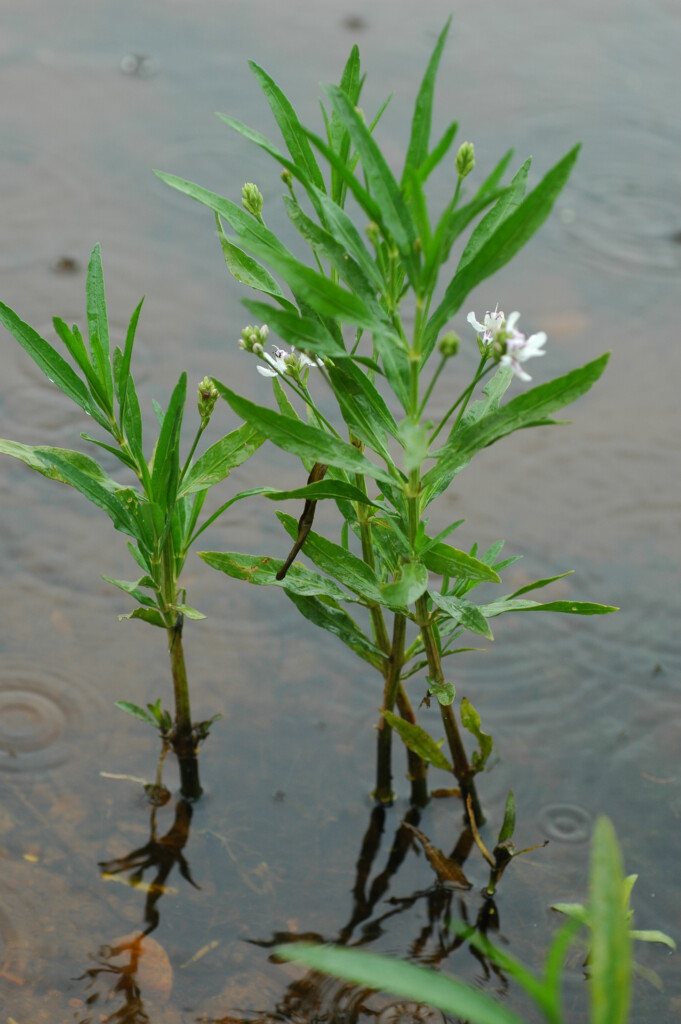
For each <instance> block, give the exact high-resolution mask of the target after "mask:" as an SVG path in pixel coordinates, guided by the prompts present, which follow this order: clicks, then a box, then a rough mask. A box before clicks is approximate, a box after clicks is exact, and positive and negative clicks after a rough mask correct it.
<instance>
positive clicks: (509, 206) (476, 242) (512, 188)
mask: <svg viewBox="0 0 681 1024" xmlns="http://www.w3.org/2000/svg"><path fill="white" fill-rule="evenodd" d="M531 163H532V160H531V159H529V160H526V161H525V163H524V164H523V165H522V167H521V168H520V170H519V171H517V172H516V174H515V175H514V176H513V178H512V179H511V184H510V185H509V187H508V188H507V189H505V190H504V192H503V194H502V195H501V196H500V198H499V199H498V200H497V202H496V203H495V204H494V206H493V207H492V209H491V210H490V211H489V213H487V214H485V216H484V217H483V218H482V220H481V221H480V223H479V224H478V226H477V227H476V229H475V231H474V232H473V233H472V235H471V237H470V238H469V239H468V242H467V244H466V248H465V249H464V251H463V253H462V254H461V259H460V260H459V265H458V267H457V273H458V272H459V271H460V270H463V268H464V267H465V266H466V264H467V263H470V261H471V260H472V259H473V257H474V256H475V255H476V253H478V252H479V251H480V249H482V247H483V245H484V244H485V242H486V241H487V239H488V238H491V237H492V235H493V234H494V232H495V231H496V229H497V228H498V227H499V225H500V224H502V223H503V222H504V221H505V220H506V218H507V217H510V215H511V214H512V213H513V211H514V210H516V209H517V208H518V206H519V205H520V203H521V202H522V200H523V196H524V195H525V190H526V188H527V176H528V174H529V172H530V164H531ZM482 195H483V196H484V195H489V191H488V190H487V189H485V191H484V192H483V193H482Z"/></svg>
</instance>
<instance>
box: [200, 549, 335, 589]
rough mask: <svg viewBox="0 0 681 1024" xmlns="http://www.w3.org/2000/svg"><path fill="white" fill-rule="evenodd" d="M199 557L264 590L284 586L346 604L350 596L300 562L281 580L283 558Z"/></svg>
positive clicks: (226, 553) (218, 554)
mask: <svg viewBox="0 0 681 1024" xmlns="http://www.w3.org/2000/svg"><path fill="white" fill-rule="evenodd" d="M198 554H199V558H201V559H203V561H204V562H205V563H206V565H210V566H211V568H212V569H218V570H219V571H220V572H224V573H225V574H226V575H227V576H231V577H232V578H233V579H237V580H245V581H246V582H247V583H254V584H256V585H257V586H261V587H281V589H282V590H288V591H290V592H291V593H292V594H302V595H303V596H304V597H305V596H312V597H315V596H317V595H319V596H325V597H331V598H333V600H335V601H347V600H348V595H347V594H346V593H345V592H344V591H343V590H341V588H340V587H339V586H337V585H336V584H335V583H334V582H333V580H330V579H328V578H327V577H326V576H320V575H319V573H316V572H312V570H311V569H306V568H305V566H303V565H299V564H298V563H297V562H294V564H293V565H292V566H291V567H290V568H289V570H288V572H287V574H286V576H285V577H284V578H283V579H282V580H278V579H277V573H278V572H279V570H280V569H281V567H282V566H283V564H284V562H283V560H282V559H280V558H268V557H264V556H260V555H243V554H241V553H239V552H236V551H199V553H198Z"/></svg>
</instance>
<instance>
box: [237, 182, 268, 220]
mask: <svg viewBox="0 0 681 1024" xmlns="http://www.w3.org/2000/svg"><path fill="white" fill-rule="evenodd" d="M262 202H263V200H262V193H261V191H260V189H259V188H258V186H257V185H254V184H253V182H251V181H247V182H246V184H245V185H244V187H243V188H242V189H241V204H242V206H243V208H244V210H247V211H248V213H252V214H253V216H254V217H260V214H261V213H262Z"/></svg>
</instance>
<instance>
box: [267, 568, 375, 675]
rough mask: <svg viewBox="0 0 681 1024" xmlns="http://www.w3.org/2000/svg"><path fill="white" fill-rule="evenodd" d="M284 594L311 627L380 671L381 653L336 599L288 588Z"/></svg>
mask: <svg viewBox="0 0 681 1024" xmlns="http://www.w3.org/2000/svg"><path fill="white" fill-rule="evenodd" d="M289 571H290V570H289ZM286 596H287V597H289V598H290V599H291V601H293V603H294V605H295V606H296V608H297V609H298V611H299V612H300V613H301V615H303V616H304V618H306V619H308V620H309V621H310V622H313V623H314V625H315V626H319V627H320V628H321V629H325V630H327V632H329V633H333V634H334V636H337V637H338V638H339V639H340V640H342V641H343V643H344V644H345V646H346V647H349V648H350V650H351V651H354V653H355V654H356V655H357V656H358V657H360V658H362V660H363V661H366V662H368V663H369V665H371V666H372V667H373V668H375V669H378V670H379V671H382V670H383V665H384V661H385V658H384V656H383V654H382V653H381V651H380V650H379V649H378V647H376V645H375V644H374V643H372V641H371V640H370V639H369V638H368V637H367V636H365V635H364V633H363V632H362V630H361V629H360V628H359V626H358V625H357V623H356V622H355V620H354V619H353V618H351V616H350V615H348V613H347V612H346V611H345V609H344V608H341V607H340V605H339V604H338V602H337V601H334V600H333V598H330V597H304V596H303V595H301V594H297V593H293V592H292V591H290V590H287V591H286Z"/></svg>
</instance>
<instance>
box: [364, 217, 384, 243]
mask: <svg viewBox="0 0 681 1024" xmlns="http://www.w3.org/2000/svg"><path fill="white" fill-rule="evenodd" d="M366 233H367V236H368V238H369V241H370V242H371V244H372V245H373V246H374V247H377V246H378V244H379V242H380V241H381V232H380V230H379V227H378V224H377V223H376V221H373V220H371V221H369V223H368V224H367V226H366Z"/></svg>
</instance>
